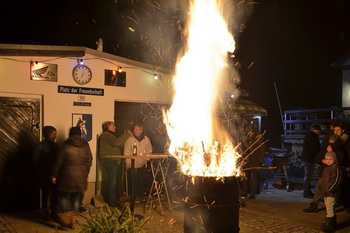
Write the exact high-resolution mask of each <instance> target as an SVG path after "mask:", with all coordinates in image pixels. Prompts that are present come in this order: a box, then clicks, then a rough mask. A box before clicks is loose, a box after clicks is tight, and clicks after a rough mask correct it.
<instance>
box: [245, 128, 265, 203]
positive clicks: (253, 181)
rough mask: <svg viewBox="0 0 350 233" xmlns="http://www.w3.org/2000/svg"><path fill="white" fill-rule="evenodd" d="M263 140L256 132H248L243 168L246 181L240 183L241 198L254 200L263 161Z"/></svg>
mask: <svg viewBox="0 0 350 233" xmlns="http://www.w3.org/2000/svg"><path fill="white" fill-rule="evenodd" d="M263 142H264V138H263V137H262V135H261V134H258V133H257V132H256V131H254V130H253V131H250V132H249V133H248V138H247V141H246V143H245V145H244V146H245V148H244V149H245V155H246V156H247V157H246V158H244V160H245V162H246V164H245V165H244V166H243V168H244V173H245V176H246V179H245V180H243V181H242V184H241V186H242V198H243V199H244V198H245V197H247V194H248V193H249V194H250V195H249V196H248V199H255V195H256V193H257V189H258V185H259V173H260V167H261V166H262V164H263V163H264V161H265V151H266V149H265V144H263Z"/></svg>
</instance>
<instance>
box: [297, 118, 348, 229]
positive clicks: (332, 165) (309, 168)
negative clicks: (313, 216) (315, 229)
mask: <svg viewBox="0 0 350 233" xmlns="http://www.w3.org/2000/svg"><path fill="white" fill-rule="evenodd" d="M320 134H321V127H320V126H319V125H317V124H314V125H312V127H311V130H310V132H309V133H308V134H307V135H306V136H305V138H304V142H303V153H302V160H303V166H304V170H305V176H304V183H303V189H304V193H303V195H304V197H305V198H312V202H311V203H310V205H309V206H308V208H306V209H303V211H304V212H305V213H310V212H317V211H318V204H319V203H320V201H321V200H322V199H323V200H324V203H325V206H326V218H325V223H324V224H322V225H321V230H322V231H325V232H333V231H334V230H335V229H336V214H335V211H334V209H335V206H336V204H341V205H343V206H344V208H345V210H346V211H350V195H349V194H350V185H349V184H350V140H349V136H348V133H347V131H346V128H345V127H344V125H342V124H341V123H340V122H339V121H337V120H332V121H331V122H330V130H329V131H328V132H327V133H326V135H325V136H324V139H323V140H322V142H321V143H320V139H319V135H320ZM316 164H318V166H319V175H318V180H317V185H316V189H315V192H312V185H311V184H312V180H313V178H314V172H315V165H316Z"/></svg>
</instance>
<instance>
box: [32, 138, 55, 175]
mask: <svg viewBox="0 0 350 233" xmlns="http://www.w3.org/2000/svg"><path fill="white" fill-rule="evenodd" d="M58 150H59V147H58V144H57V143H56V142H53V141H51V140H48V139H45V140H43V141H41V142H39V143H37V144H36V145H35V148H34V153H33V157H32V162H33V166H34V169H35V170H36V172H37V175H38V178H39V179H43V180H49V178H50V177H51V176H52V169H53V165H54V162H55V160H56V157H57V154H58Z"/></svg>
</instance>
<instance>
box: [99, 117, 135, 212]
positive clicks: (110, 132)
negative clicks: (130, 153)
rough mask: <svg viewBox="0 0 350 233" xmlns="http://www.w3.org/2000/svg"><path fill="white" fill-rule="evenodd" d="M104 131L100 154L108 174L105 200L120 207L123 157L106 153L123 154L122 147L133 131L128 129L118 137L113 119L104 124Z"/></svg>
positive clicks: (100, 141) (113, 205) (110, 204)
mask: <svg viewBox="0 0 350 233" xmlns="http://www.w3.org/2000/svg"><path fill="white" fill-rule="evenodd" d="M102 129H103V133H102V134H101V136H100V139H99V143H100V148H99V154H100V158H101V160H102V166H103V168H104V169H105V171H106V174H107V179H108V181H107V188H106V192H105V193H104V195H103V196H104V198H105V201H106V202H107V204H108V205H109V206H112V207H118V206H119V205H118V203H117V199H118V198H119V197H120V196H121V191H122V190H121V188H120V186H121V185H120V184H121V183H120V182H121V181H120V179H118V178H120V177H121V174H122V171H123V170H122V168H123V165H122V164H121V159H119V160H114V159H107V158H104V156H106V155H121V154H122V153H121V148H120V146H122V145H123V144H124V142H125V141H126V139H127V138H128V137H130V135H131V131H130V130H127V131H125V132H124V134H123V135H122V136H120V137H116V135H115V131H116V129H117V127H116V126H115V124H114V123H113V122H112V121H107V122H104V123H103V124H102Z"/></svg>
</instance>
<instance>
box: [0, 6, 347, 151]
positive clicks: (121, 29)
mask: <svg viewBox="0 0 350 233" xmlns="http://www.w3.org/2000/svg"><path fill="white" fill-rule="evenodd" d="M233 2H235V4H236V5H237V6H238V8H237V11H236V15H235V16H234V21H235V22H234V23H232V25H231V27H232V28H231V29H232V32H233V34H234V36H235V38H236V43H237V45H236V46H237V49H236V52H235V55H236V58H235V61H236V62H238V63H239V67H240V70H239V73H240V76H241V84H240V87H241V88H242V89H244V90H246V91H247V92H248V93H249V96H248V97H247V98H248V99H250V100H252V101H254V102H256V103H257V104H259V105H261V106H262V107H264V108H266V109H267V110H268V112H269V117H267V118H265V119H263V128H264V129H267V131H268V133H267V137H269V138H270V139H271V145H272V146H279V145H278V142H279V135H280V134H281V132H282V124H281V120H280V113H279V107H278V102H277V95H276V91H275V88H274V83H275V84H276V86H277V91H278V94H279V100H280V103H281V107H282V110H290V109H302V108H304V109H306V108H323V107H330V106H341V70H339V69H338V68H335V67H332V66H331V64H332V63H333V62H335V61H336V60H337V59H338V58H340V57H341V56H343V55H345V54H346V53H347V52H348V51H349V49H350V7H349V5H350V2H349V0H328V1H313V0H260V1H238V0H236V1H233ZM185 22H186V1H176V0H158V1H154V0H121V1H120V0H90V1H76V0H63V1H51V0H46V1H42V0H40V1H17V0H13V1H9V2H7V3H6V4H5V6H4V4H3V5H2V7H1V9H0V30H1V36H0V43H10V44H41V45H72V46H85V47H89V48H93V49H95V48H96V44H95V42H96V41H97V40H98V38H103V41H104V52H108V53H111V54H115V55H118V56H122V57H126V58H130V59H133V60H138V61H142V62H146V63H151V64H154V65H157V66H162V67H166V68H170V69H172V68H173V67H174V66H175V64H176V54H177V52H178V51H179V49H180V48H181V44H182V42H183V37H182V34H181V32H182V29H183V26H184V25H185ZM208 33H210V32H208Z"/></svg>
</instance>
